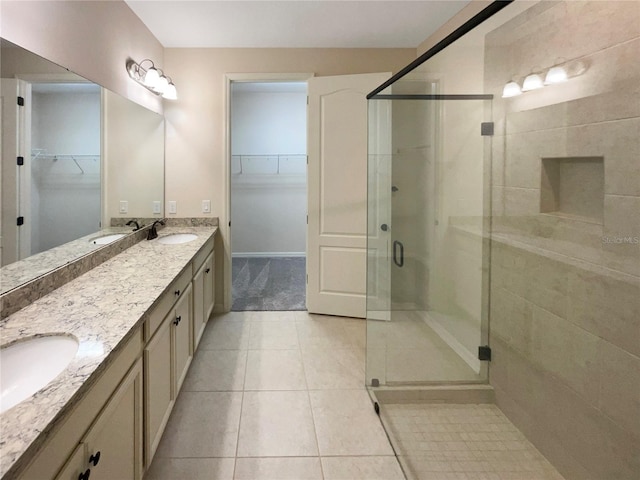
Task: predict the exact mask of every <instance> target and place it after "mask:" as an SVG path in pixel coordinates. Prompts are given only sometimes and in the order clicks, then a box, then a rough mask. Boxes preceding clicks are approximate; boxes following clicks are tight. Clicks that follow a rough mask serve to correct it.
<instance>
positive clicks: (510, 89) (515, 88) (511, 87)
mask: <svg viewBox="0 0 640 480" xmlns="http://www.w3.org/2000/svg"><path fill="white" fill-rule="evenodd" d="M520 94H522V90H520V85H518V84H517V83H516V82H514V81H511V82H509V83H507V84H506V85H505V86H504V88H503V89H502V98H509V97H517V96H518V95H520Z"/></svg>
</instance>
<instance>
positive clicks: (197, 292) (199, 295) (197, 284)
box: [192, 265, 206, 351]
mask: <svg viewBox="0 0 640 480" xmlns="http://www.w3.org/2000/svg"><path fill="white" fill-rule="evenodd" d="M204 270H205V266H204V265H203V266H202V268H200V270H198V273H196V276H195V277H193V290H192V292H193V350H194V351H195V350H196V349H197V348H198V344H199V343H200V338H201V337H202V332H203V331H204V326H205V325H206V323H205V322H206V320H205V317H204V316H205V309H204V277H205V273H204Z"/></svg>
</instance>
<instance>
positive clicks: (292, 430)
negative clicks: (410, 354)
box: [145, 312, 404, 480]
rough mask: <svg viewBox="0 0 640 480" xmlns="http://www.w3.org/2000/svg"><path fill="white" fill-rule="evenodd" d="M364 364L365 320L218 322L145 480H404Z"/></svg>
mask: <svg viewBox="0 0 640 480" xmlns="http://www.w3.org/2000/svg"><path fill="white" fill-rule="evenodd" d="M364 362H365V321H364V320H358V319H348V318H337V317H328V316H316V315H309V314H307V313H306V312H231V313H228V314H225V315H221V316H218V317H215V318H214V319H213V320H212V321H211V322H209V325H208V326H207V329H206V331H205V333H204V336H203V338H202V342H201V344H200V346H199V347H198V351H197V352H196V355H195V357H194V359H193V363H192V365H191V369H190V371H189V373H188V376H187V378H186V380H185V383H184V386H183V389H182V392H181V393H180V395H179V397H178V400H177V401H176V405H175V407H174V410H173V413H172V414H171V418H170V420H169V423H168V425H167V429H166V430H165V434H164V436H163V439H162V441H161V442H160V446H159V447H158V451H157V452H156V456H155V458H154V461H153V463H152V465H151V467H150V469H149V472H148V474H147V476H146V477H145V480H187V479H188V480H199V479H207V480H217V479H247V480H263V479H273V480H287V479H291V480H304V479H310V480H311V479H314V480H315V479H327V480H329V479H345V480H347V479H348V480H358V479H362V480H375V479H379V480H396V479H398V480H400V479H403V478H404V475H403V474H402V471H401V469H400V466H399V464H398V461H397V460H396V458H395V457H394V454H393V450H392V448H391V445H390V443H389V440H388V438H387V436H386V434H385V432H384V429H383V428H382V425H381V423H380V421H379V419H378V417H377V416H376V414H375V413H374V410H373V407H372V405H371V400H370V399H369V395H368V393H367V391H366V390H365V388H364V368H365V367H364Z"/></svg>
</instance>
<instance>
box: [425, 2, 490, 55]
mask: <svg viewBox="0 0 640 480" xmlns="http://www.w3.org/2000/svg"><path fill="white" fill-rule="evenodd" d="M491 3H492V0H472V1H471V3H469V4H468V5H467V6H466V7H464V8H463V9H462V10H460V11H459V12H458V13H456V14H455V15H454V16H453V17H452V18H451V19H450V20H449V21H448V22H446V23H445V24H444V25H442V26H441V27H440V28H439V29H438V30H436V31H435V32H434V33H433V34H432V35H430V36H429V37H428V38H426V39H425V40H424V41H423V42H422V43H421V44H420V45H418V47H417V55H418V56H420V55H422V54H423V53H425V52H426V51H427V50H429V49H430V48H431V47H433V46H434V45H436V44H437V43H438V42H439V41H441V40H442V39H444V38H445V37H446V36H447V35H449V34H450V33H453V31H454V30H455V29H456V28H458V27H459V26H460V25H462V24H464V23H465V22H466V21H467V20H470V19H471V18H472V17H474V16H475V15H477V14H478V13H480V12H481V11H482V10H483V9H485V8H486V7H488V6H489V5H490V4H491Z"/></svg>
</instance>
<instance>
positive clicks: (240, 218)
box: [230, 81, 307, 311]
mask: <svg viewBox="0 0 640 480" xmlns="http://www.w3.org/2000/svg"><path fill="white" fill-rule="evenodd" d="M230 100H231V101H230V114H231V130H230V139H231V142H230V143H231V165H230V177H231V178H230V185H231V199H230V203H231V224H232V225H233V235H232V236H231V252H232V268H231V277H232V278H231V290H232V291H231V295H232V305H231V310H234V311H246V310H256V311H260V310H305V308H306V307H305V305H306V233H307V84H306V82H288V81H286V82H285V81H277V82H274V81H269V82H267V81H255V82H248V81H232V82H231V95H230Z"/></svg>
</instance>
